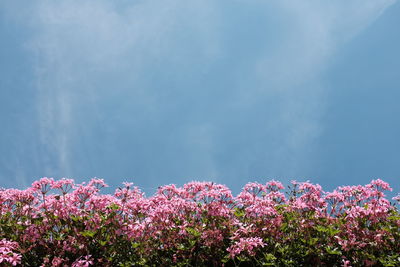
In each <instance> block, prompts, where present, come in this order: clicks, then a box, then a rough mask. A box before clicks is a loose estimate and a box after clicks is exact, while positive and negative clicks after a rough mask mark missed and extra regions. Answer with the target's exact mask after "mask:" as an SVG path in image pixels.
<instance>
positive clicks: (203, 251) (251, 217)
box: [0, 178, 400, 267]
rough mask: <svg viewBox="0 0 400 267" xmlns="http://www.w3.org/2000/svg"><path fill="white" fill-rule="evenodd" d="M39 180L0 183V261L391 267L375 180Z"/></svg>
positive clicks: (394, 238) (384, 211)
mask: <svg viewBox="0 0 400 267" xmlns="http://www.w3.org/2000/svg"><path fill="white" fill-rule="evenodd" d="M105 186H107V185H106V184H105V183H104V181H103V180H101V179H92V180H91V181H90V182H89V183H88V184H85V183H83V184H75V183H74V181H73V180H70V179H61V180H58V181H54V180H53V179H51V178H42V179H40V180H38V181H35V182H34V183H33V184H32V187H30V188H28V189H26V190H17V189H1V190H0V203H1V207H0V240H1V241H0V265H1V266H3V265H4V266H16V265H23V266H76V267H77V266H85V267H86V266H248V265H249V266H261V265H271V266H400V214H399V211H398V209H397V207H396V202H399V201H400V196H398V197H395V198H393V201H394V202H393V203H391V202H390V201H389V200H388V199H386V198H385V194H384V191H386V190H392V189H391V188H390V187H389V185H388V184H387V183H385V182H383V181H381V180H374V181H372V182H371V183H370V184H368V185H366V186H344V187H339V188H337V189H336V190H335V191H333V192H324V191H322V188H321V187H320V186H319V185H314V184H311V183H308V182H305V183H298V182H292V184H291V186H290V187H289V190H288V192H286V193H283V192H282V190H283V189H284V187H283V186H282V184H281V183H279V182H276V181H271V182H268V183H266V184H259V183H249V184H247V185H246V186H245V187H244V188H243V191H242V192H241V193H240V194H239V195H237V196H236V197H234V196H233V195H232V193H231V191H230V190H229V189H228V188H227V187H225V186H223V185H220V184H215V183H210V182H191V183H188V184H185V185H184V186H183V187H176V186H175V185H166V186H162V187H160V188H159V189H158V191H157V193H156V194H155V195H154V196H152V197H145V195H144V194H143V193H142V192H141V191H140V190H139V189H138V188H137V187H134V186H132V184H131V183H124V187H123V188H118V189H117V190H116V191H115V194H114V195H107V194H100V189H101V188H103V187H105Z"/></svg>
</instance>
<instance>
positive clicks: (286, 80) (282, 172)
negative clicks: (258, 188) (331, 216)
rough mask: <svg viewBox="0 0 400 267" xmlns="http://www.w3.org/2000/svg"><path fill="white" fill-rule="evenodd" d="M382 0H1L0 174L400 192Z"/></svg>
mask: <svg viewBox="0 0 400 267" xmlns="http://www.w3.org/2000/svg"><path fill="white" fill-rule="evenodd" d="M398 25H400V4H398V3H397V2H396V1H394V0H348V1H329V2H328V1H322V0H321V1H317V0H312V1H311V0H309V1H308V0H307V1H284V0H283V1H282V0H280V1H278V0H276V1H273V0H272V1H264V0H246V1H245V0H221V1H215V0H213V1H211V0H202V1H200V0H193V1H187V0H176V1H159V0H151V1H150V0H149V1H144V0H135V1H116V2H110V1H102V0H99V1H57V2H55V1H35V2H29V3H26V2H19V1H3V2H2V3H1V4H0V128H1V131H0V151H1V154H0V186H3V187H18V188H23V187H26V186H28V185H30V183H31V182H32V181H33V180H35V179H37V178H40V177H43V176H47V177H54V178H61V177H70V178H74V179H75V180H76V181H78V182H81V181H85V180H88V179H89V178H91V177H100V178H104V179H105V180H106V181H107V182H108V183H109V184H110V185H112V186H117V185H119V184H120V183H121V182H123V181H132V182H134V183H135V184H136V185H139V186H140V187H142V188H143V189H144V190H145V191H146V192H153V191H154V188H157V187H158V186H159V185H163V184H169V183H176V184H182V183H185V182H188V181H191V180H211V181H215V182H219V183H223V184H226V185H228V186H229V187H231V188H232V189H233V190H234V191H235V192H237V191H238V190H239V189H240V188H241V187H242V186H243V185H244V184H245V183H247V182H249V181H259V182H264V181H266V180H270V179H278V180H281V181H283V182H288V181H290V180H292V179H297V180H311V181H312V182H315V183H319V184H321V185H322V186H324V187H325V188H327V189H333V188H334V187H336V186H339V185H343V184H365V183H368V182H369V181H370V180H371V179H375V178H381V179H383V180H385V181H387V182H389V183H390V184H391V185H392V186H393V187H394V189H395V191H399V189H400V155H399V151H400V139H399V138H398V136H400V119H399V114H400V105H398V103H397V102H398V99H400V79H399V77H400V51H399V47H400V29H399V27H398Z"/></svg>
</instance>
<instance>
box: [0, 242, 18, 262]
mask: <svg viewBox="0 0 400 267" xmlns="http://www.w3.org/2000/svg"><path fill="white" fill-rule="evenodd" d="M17 250H18V243H17V242H12V241H7V240H6V239H3V240H1V241H0V263H3V264H5V263H9V264H11V265H12V266H16V265H17V264H20V263H21V255H19V254H18V253H15V252H14V251H17Z"/></svg>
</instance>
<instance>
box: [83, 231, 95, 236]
mask: <svg viewBox="0 0 400 267" xmlns="http://www.w3.org/2000/svg"><path fill="white" fill-rule="evenodd" d="M95 234H96V233H95V232H93V231H89V230H86V231H83V232H81V235H83V236H84V237H94V235H95Z"/></svg>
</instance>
